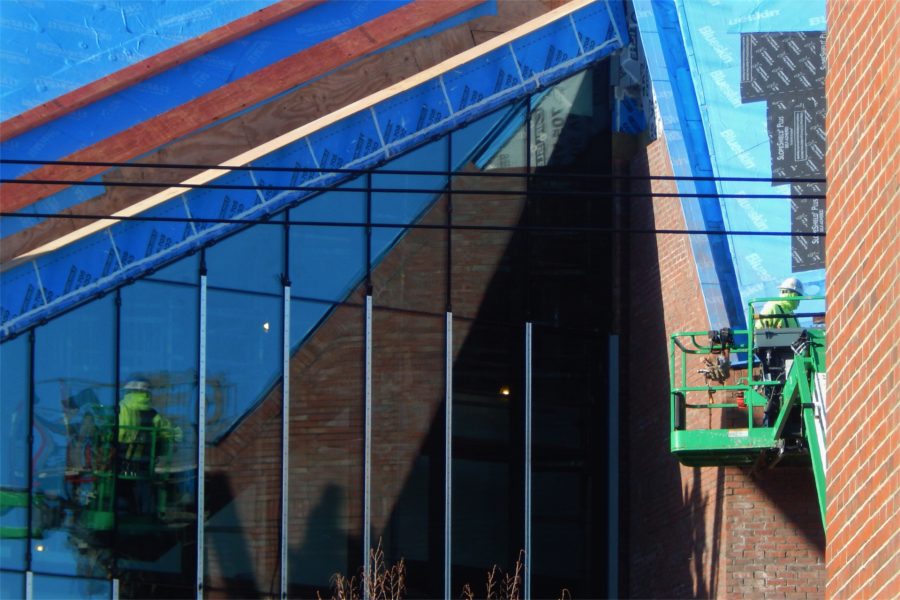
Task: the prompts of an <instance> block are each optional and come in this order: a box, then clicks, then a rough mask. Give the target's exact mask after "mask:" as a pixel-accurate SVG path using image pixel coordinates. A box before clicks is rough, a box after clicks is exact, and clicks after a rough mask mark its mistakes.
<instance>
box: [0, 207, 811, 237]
mask: <svg viewBox="0 0 900 600" xmlns="http://www.w3.org/2000/svg"><path fill="white" fill-rule="evenodd" d="M0 217H19V218H45V219H77V220H91V221H98V220H108V221H139V222H141V221H143V222H155V223H195V224H212V225H218V224H229V225H277V226H281V227H283V226H285V225H289V226H296V227H343V228H347V227H355V228H373V229H431V230H441V231H448V230H450V231H513V232H515V231H528V232H535V233H541V232H544V233H610V234H617V233H620V234H650V235H654V234H660V235H734V236H763V237H825V232H824V231H744V230H717V229H656V228H617V227H596V226H564V225H449V224H446V223H444V224H427V223H387V222H375V221H373V222H369V223H366V222H357V221H296V220H283V219H273V218H272V216H271V215H270V216H266V217H260V218H256V219H226V218H204V217H152V216H143V215H135V216H119V217H111V216H108V215H96V214H95V215H61V214H55V213H35V212H31V213H11V212H0Z"/></svg>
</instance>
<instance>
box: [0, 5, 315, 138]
mask: <svg viewBox="0 0 900 600" xmlns="http://www.w3.org/2000/svg"><path fill="white" fill-rule="evenodd" d="M324 1H325V0H281V2H278V3H276V4H272V5H270V6H267V7H265V8H261V9H259V10H258V11H256V12H254V13H253V14H249V15H246V16H244V17H241V18H240V19H235V20H234V21H232V22H231V23H228V24H226V25H223V26H222V27H218V28H216V29H214V30H212V31H208V32H206V33H203V34H201V35H198V36H197V37H195V38H192V39H190V40H188V41H186V42H184V43H183V44H178V45H177V46H175V47H174V48H169V49H168V50H163V51H162V52H160V53H158V54H154V55H153V56H151V57H149V58H146V59H144V60H142V61H140V62H138V63H135V64H133V65H130V66H127V67H125V68H124V69H120V70H118V71H116V72H115V73H111V74H109V75H107V76H106V77H102V78H100V79H98V80H96V81H94V82H91V83H89V84H87V85H85V86H82V87H80V88H78V89H76V90H72V91H71V92H69V93H67V94H63V95H62V96H60V97H58V98H54V99H53V100H50V101H49V102H45V103H44V104H41V105H40V106H36V107H34V108H32V109H29V110H27V111H25V112H24V113H22V114H20V115H16V116H15V117H12V118H10V119H7V120H6V121H4V122H3V123H0V142H5V141H6V140H9V139H12V138H14V137H16V136H19V135H22V134H23V133H25V132H26V131H29V130H31V129H34V128H35V127H40V126H41V125H44V124H45V123H49V122H50V121H54V120H56V119H59V118H60V117H63V116H65V115H67V114H69V113H71V112H73V111H76V110H78V109H79V108H82V107H84V106H87V105H88V104H91V103H93V102H97V101H98V100H102V99H103V98H106V97H107V96H111V95H112V94H115V93H116V92H119V91H121V90H123V89H125V88H127V87H130V86H133V85H137V84H138V83H140V82H142V81H144V80H146V79H149V78H150V77H153V76H154V75H158V74H160V73H162V72H163V71H167V70H169V69H171V68H173V67H177V66H178V65H180V64H183V63H186V62H187V61H189V60H193V59H194V58H197V57H198V56H200V55H202V54H206V53H207V52H211V51H212V50H215V49H216V48H219V47H221V46H224V45H225V44H228V43H230V42H233V41H234V40H237V39H240V38H242V37H245V36H247V35H250V34H251V33H253V32H255V31H259V30H260V29H262V28H264V27H268V26H269V25H272V24H273V23H277V22H279V21H281V20H283V19H286V18H288V17H292V16H294V15H295V14H297V13H299V12H302V11H304V10H307V9H309V8H312V7H313V6H316V5H318V4H322V3H323V2H324Z"/></svg>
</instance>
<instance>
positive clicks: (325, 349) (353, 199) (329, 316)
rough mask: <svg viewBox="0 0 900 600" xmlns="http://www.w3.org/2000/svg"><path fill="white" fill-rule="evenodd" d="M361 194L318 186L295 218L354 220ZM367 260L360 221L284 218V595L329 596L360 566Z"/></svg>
mask: <svg viewBox="0 0 900 600" xmlns="http://www.w3.org/2000/svg"><path fill="white" fill-rule="evenodd" d="M356 184H358V182H357V183H356ZM356 184H353V183H351V184H350V185H356ZM364 197H365V196H364V195H363V194H361V193H357V192H352V193H345V192H335V193H334V195H329V194H324V195H323V196H320V197H318V198H317V199H314V200H313V201H312V202H313V204H310V205H309V208H305V207H306V206H307V205H302V206H301V207H299V209H297V210H294V211H292V219H294V218H295V217H294V215H300V214H302V215H305V216H306V217H307V218H305V219H303V220H307V221H314V220H319V221H329V220H330V221H337V222H339V221H346V222H350V223H360V222H362V221H364V219H365V204H364ZM317 200H321V203H320V204H314V203H315V202H316V201H317ZM301 209H303V210H301ZM312 217H315V218H312ZM364 265H365V231H364V229H362V228H360V227H346V228H344V227H328V226H316V225H304V226H295V227H292V228H291V232H290V269H291V284H292V295H293V299H292V301H291V323H292V326H291V339H290V345H291V357H290V454H289V477H290V480H289V492H288V497H289V498H290V499H291V508H290V511H289V514H288V524H287V527H288V583H289V596H291V597H303V598H312V597H315V596H316V593H317V592H320V593H321V594H322V596H323V597H331V594H330V592H329V587H330V584H331V578H332V575H333V574H334V573H342V574H344V575H346V576H348V577H351V576H354V575H356V574H357V571H358V569H359V568H360V567H361V566H362V554H363V552H362V489H363V406H364V401H363V398H364V373H365V371H364V363H363V358H364V343H365V340H364V338H365V310H364V294H365V290H364V286H363V285H362V283H361V280H362V278H363V276H364V273H365V269H364Z"/></svg>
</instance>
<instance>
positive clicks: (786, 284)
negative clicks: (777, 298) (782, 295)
mask: <svg viewBox="0 0 900 600" xmlns="http://www.w3.org/2000/svg"><path fill="white" fill-rule="evenodd" d="M778 289H779V290H788V291H790V292H794V293H795V294H797V295H798V296H802V295H803V283H801V282H800V280H799V279H797V278H796V277H788V278H787V279H785V280H784V281H782V282H781V285H779V286H778Z"/></svg>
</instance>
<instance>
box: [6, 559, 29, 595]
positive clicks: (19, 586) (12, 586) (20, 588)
mask: <svg viewBox="0 0 900 600" xmlns="http://www.w3.org/2000/svg"><path fill="white" fill-rule="evenodd" d="M3 564H6V563H5V561H4V563H3ZM24 597H25V573H15V572H13V571H0V599H2V600H19V599H20V598H24Z"/></svg>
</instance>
